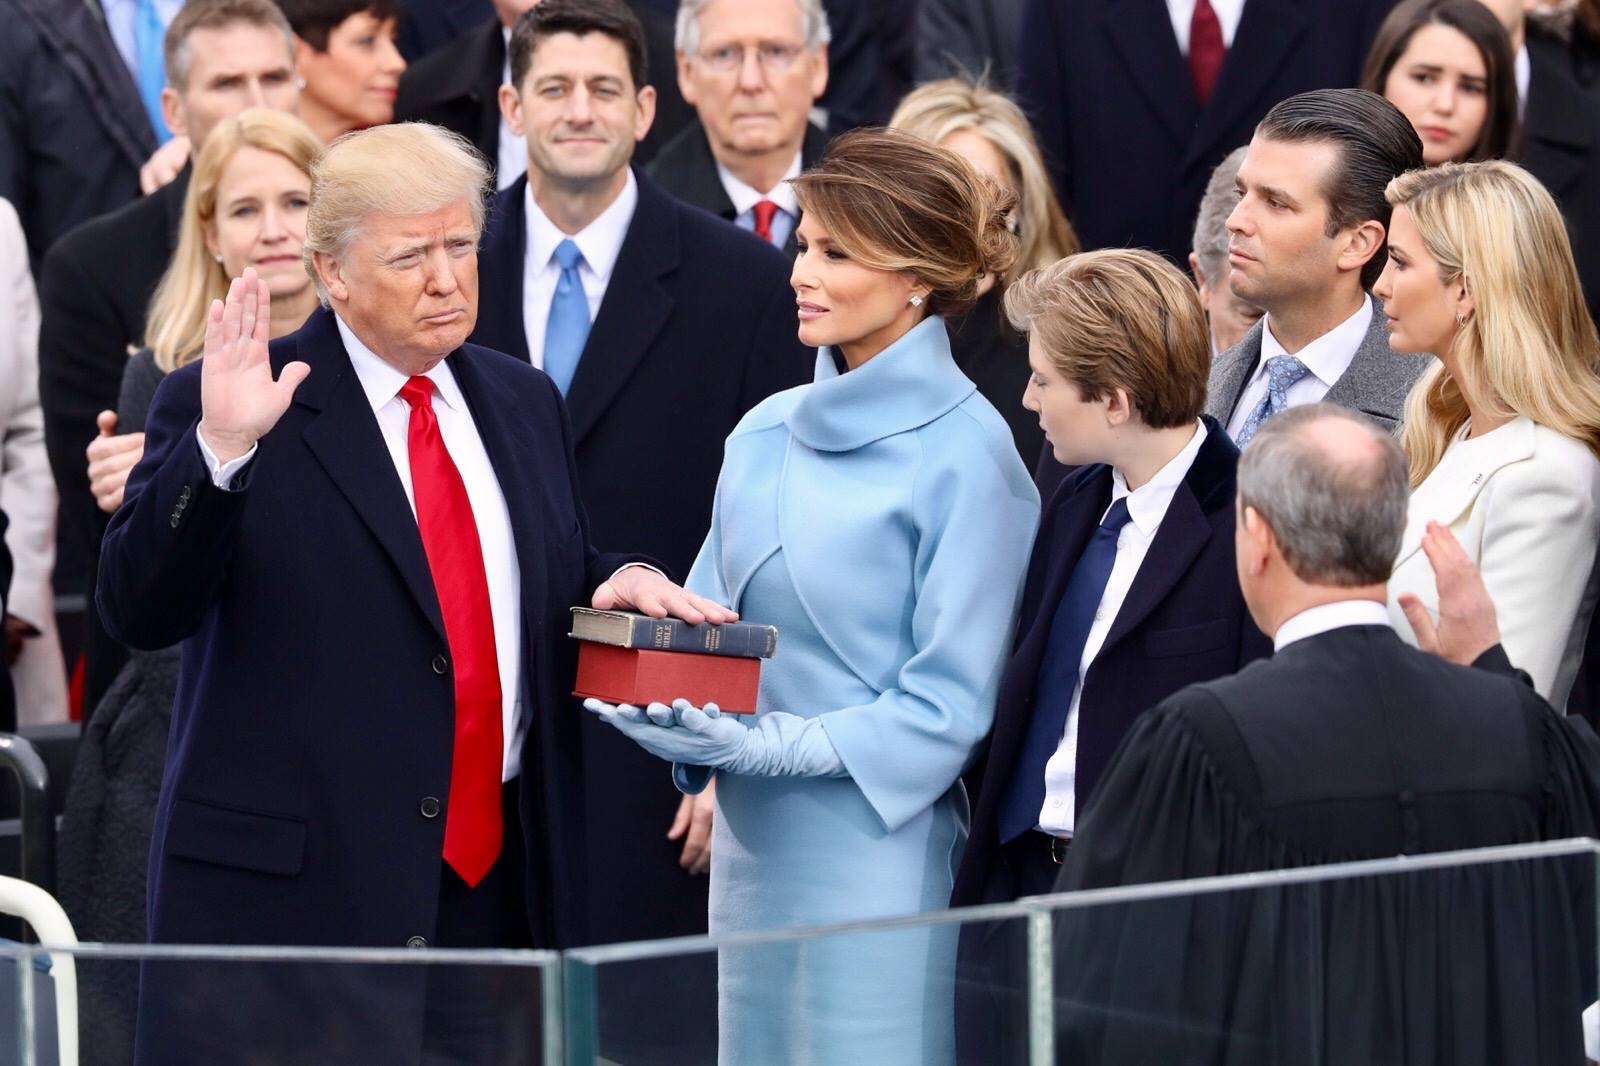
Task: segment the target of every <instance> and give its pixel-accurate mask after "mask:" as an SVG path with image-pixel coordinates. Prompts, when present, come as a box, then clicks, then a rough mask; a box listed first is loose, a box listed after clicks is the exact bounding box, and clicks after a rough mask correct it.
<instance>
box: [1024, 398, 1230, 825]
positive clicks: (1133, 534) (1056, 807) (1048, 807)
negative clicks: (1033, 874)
mask: <svg viewBox="0 0 1600 1066" xmlns="http://www.w3.org/2000/svg"><path fill="white" fill-rule="evenodd" d="M1205 439H1206V427H1205V423H1203V422H1202V423H1198V424H1197V425H1196V428H1195V431H1194V436H1193V437H1191V438H1190V439H1189V443H1188V444H1185V445H1184V446H1183V450H1182V451H1181V452H1179V453H1178V454H1177V455H1175V456H1173V457H1172V458H1171V459H1170V460H1168V462H1167V465H1166V466H1163V467H1162V468H1161V469H1160V470H1158V471H1157V472H1156V475H1155V477H1153V478H1151V479H1150V480H1149V481H1147V482H1146V483H1145V484H1143V485H1140V486H1139V487H1138V488H1137V489H1134V490H1133V491H1132V492H1129V491H1128V483H1127V482H1126V481H1125V480H1124V479H1123V477H1122V472H1121V471H1120V470H1113V471H1112V472H1111V502H1112V503H1116V502H1117V501H1118V500H1120V499H1123V498H1124V497H1126V498H1127V501H1128V518H1129V521H1128V523H1127V525H1125V526H1123V527H1122V532H1121V533H1120V534H1119V535H1118V537H1117V558H1116V561H1115V562H1113V563H1112V564H1111V576H1110V577H1109V578H1107V579H1106V588H1105V592H1103V593H1102V594H1101V596H1100V607H1099V609H1098V610H1096V611H1095V613H1094V623H1093V624H1092V625H1091V626H1090V627H1089V638H1088V640H1086V641H1084V644H1083V659H1082V661H1081V662H1080V663H1079V664H1078V684H1077V686H1076V687H1075V688H1074V689H1073V690H1072V704H1071V705H1070V706H1069V707H1068V708H1067V725H1066V728H1065V729H1064V730H1063V731H1062V736H1061V745H1060V746H1059V747H1058V748H1056V753H1055V754H1054V755H1052V756H1050V761H1049V762H1047V763H1045V767H1044V806H1043V807H1042V808H1041V809H1040V813H1039V828H1040V829H1042V830H1044V831H1045V832H1046V833H1051V834H1053V835H1055V836H1071V835H1072V830H1073V817H1074V811H1073V808H1074V803H1075V796H1074V787H1075V783H1076V781H1077V776H1078V708H1079V706H1080V705H1081V704H1082V702H1083V682H1084V678H1086V677H1087V676H1088V674H1089V667H1090V666H1091V665H1092V664H1093V663H1094V659H1095V656H1096V655H1099V654H1100V648H1101V646H1102V645H1103V644H1105V642H1106V634H1107V633H1109V632H1110V631H1111V625H1112V623H1113V622H1115V621H1116V618H1117V613H1118V612H1119V611H1121V610H1122V601H1123V600H1125V599H1127V596H1128V590H1129V589H1131V588H1132V587H1133V582H1134V578H1136V577H1137V576H1138V574H1139V568H1140V567H1141V566H1143V565H1144V559H1145V555H1146V554H1147V553H1148V552H1149V551H1150V544H1151V542H1153V541H1154V540H1155V537H1156V531H1157V530H1158V529H1160V528H1161V520H1162V519H1163V518H1165V517H1166V514H1167V508H1169V507H1170V506H1172V497H1173V496H1175V495H1176V494H1177V492H1178V488H1179V487H1180V486H1181V485H1182V484H1183V479H1184V478H1185V477H1187V476H1188V475H1189V468H1190V467H1192V466H1193V465H1194V459H1195V456H1196V455H1199V454H1200V446H1201V445H1202V444H1204V443H1205ZM1106 509H1107V510H1108V511H1109V510H1110V508H1109V507H1107V508H1106ZM1101 517H1102V518H1104V515H1102V516H1101ZM1052 610H1053V608H1052Z"/></svg>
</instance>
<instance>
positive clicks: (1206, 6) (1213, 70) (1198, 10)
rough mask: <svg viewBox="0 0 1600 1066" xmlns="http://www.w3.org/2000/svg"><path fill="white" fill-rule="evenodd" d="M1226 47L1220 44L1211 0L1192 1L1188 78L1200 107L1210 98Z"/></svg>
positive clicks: (1220, 36)
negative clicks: (1190, 78) (1190, 80)
mask: <svg viewBox="0 0 1600 1066" xmlns="http://www.w3.org/2000/svg"><path fill="white" fill-rule="evenodd" d="M1227 55H1228V48H1227V46H1226V45H1225V44H1223V43H1222V23H1221V22H1219V21H1218V20H1217V13H1216V11H1214V10H1212V7H1211V0H1194V15H1193V16H1192V17H1191V18H1190V19H1189V76H1190V77H1192V78H1193V79H1194V92H1195V95H1196V96H1197V97H1199V98H1200V106H1201V107H1204V106H1206V101H1207V100H1209V99H1211V90H1212V89H1213V88H1215V87H1216V84H1217V73H1218V71H1220V70H1221V69H1222V61H1223V59H1225V58H1226V57H1227Z"/></svg>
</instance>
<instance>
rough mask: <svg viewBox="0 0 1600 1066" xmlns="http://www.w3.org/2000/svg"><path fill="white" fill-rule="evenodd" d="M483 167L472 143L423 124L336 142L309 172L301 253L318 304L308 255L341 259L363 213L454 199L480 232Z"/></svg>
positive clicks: (419, 209)
mask: <svg viewBox="0 0 1600 1066" xmlns="http://www.w3.org/2000/svg"><path fill="white" fill-rule="evenodd" d="M488 191H489V167H488V165H487V164H485V163H484V161H483V157H482V156H481V155H479V154H478V150H477V149H476V148H474V147H472V143H471V142H470V141H468V140H467V139H466V138H465V137H462V136H460V135H459V134H455V133H451V132H449V131H448V130H445V129H442V128H440V127H438V126H433V125H429V124H428V123H426V122H400V123H394V124H392V125H387V126H373V127H371V128H370V129H364V130H356V131H355V132H353V133H347V134H345V135H344V136H342V137H340V138H338V139H336V140H335V141H334V142H333V143H332V144H330V145H329V146H328V150H327V151H325V152H323V153H322V155H321V157H320V158H318V160H317V161H316V163H314V164H313V165H312V167H311V210H310V211H309V212H307V214H306V241H305V247H304V251H303V252H302V254H303V255H304V257H305V263H306V272H307V273H308V274H310V275H311V280H312V282H313V284H315V285H316V287H317V298H318V299H320V300H321V301H322V304H323V306H324V307H326V306H327V305H328V291H327V290H326V289H325V288H323V285H322V279H321V278H320V277H319V276H318V275H317V269H316V261H315V259H314V256H315V255H316V254H317V253H318V252H320V253H322V254H323V255H326V256H328V257H329V258H331V259H340V258H342V257H343V256H344V254H345V253H346V252H348V251H349V250H350V246H351V245H352V244H354V243H355V241H356V239H357V238H358V237H360V236H361V224H362V222H363V221H364V220H365V219H366V217H367V216H368V215H371V214H381V215H425V214H428V213H429V212H432V211H438V210H440V209H442V208H445V207H448V206H450V205H451V204H453V203H456V202H457V201H459V200H465V201H466V202H467V207H468V209H469V210H470V211H471V212H472V228H473V230H474V231H475V232H476V234H477V235H478V236H482V234H483V211H484V206H483V201H484V196H485V195H486V194H487V193H488Z"/></svg>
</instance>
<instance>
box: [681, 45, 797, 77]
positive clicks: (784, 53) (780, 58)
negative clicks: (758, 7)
mask: <svg viewBox="0 0 1600 1066" xmlns="http://www.w3.org/2000/svg"><path fill="white" fill-rule="evenodd" d="M745 49H746V46H745V45H742V44H725V45H723V46H722V47H721V48H713V49H711V50H710V51H709V52H701V53H700V61H701V62H703V63H704V64H705V65H706V66H707V67H709V68H711V69H712V70H714V71H716V72H717V73H718V74H732V73H734V72H735V71H738V70H741V69H743V67H744V56H745ZM803 51H805V49H804V48H802V47H801V46H800V45H797V44H774V43H767V44H758V45H756V46H755V53H756V59H757V60H758V61H759V62H760V63H761V67H762V69H763V70H765V71H766V72H767V73H768V74H782V73H783V72H784V71H786V70H788V69H789V68H790V67H792V66H794V61H795V60H796V59H799V58H800V53H801V52H803Z"/></svg>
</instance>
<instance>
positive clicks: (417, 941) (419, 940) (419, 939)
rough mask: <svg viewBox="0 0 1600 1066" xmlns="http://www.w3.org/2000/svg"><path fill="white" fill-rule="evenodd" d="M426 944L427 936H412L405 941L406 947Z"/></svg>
mask: <svg viewBox="0 0 1600 1066" xmlns="http://www.w3.org/2000/svg"><path fill="white" fill-rule="evenodd" d="M427 946H428V938H427V937H425V936H414V937H412V938H411V939H410V940H407V941H406V947H408V948H425V947H427Z"/></svg>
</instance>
